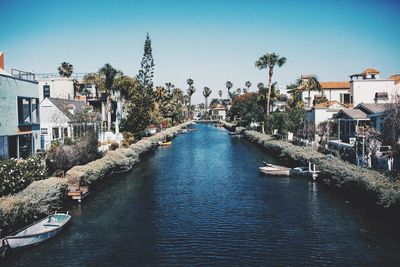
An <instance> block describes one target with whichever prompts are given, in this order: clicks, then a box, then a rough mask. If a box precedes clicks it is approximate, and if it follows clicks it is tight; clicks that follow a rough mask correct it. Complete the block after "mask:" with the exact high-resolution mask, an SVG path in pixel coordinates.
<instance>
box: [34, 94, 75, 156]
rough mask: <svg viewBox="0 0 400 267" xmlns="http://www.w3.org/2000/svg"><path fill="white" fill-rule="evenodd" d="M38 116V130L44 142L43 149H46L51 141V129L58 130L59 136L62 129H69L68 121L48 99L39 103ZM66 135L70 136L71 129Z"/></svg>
mask: <svg viewBox="0 0 400 267" xmlns="http://www.w3.org/2000/svg"><path fill="white" fill-rule="evenodd" d="M40 114H41V123H40V129H41V133H42V136H43V137H44V140H45V149H48V148H49V146H50V144H51V141H52V140H53V138H52V129H53V128H60V129H59V131H60V134H61V129H62V128H69V124H68V122H69V121H70V120H69V119H68V118H67V117H66V116H65V115H64V113H63V112H62V111H61V110H59V109H58V108H57V107H56V106H55V105H54V104H53V103H52V102H51V101H50V100H49V99H48V98H46V99H44V100H43V101H42V102H41V103H40ZM68 135H69V136H70V135H71V129H68Z"/></svg>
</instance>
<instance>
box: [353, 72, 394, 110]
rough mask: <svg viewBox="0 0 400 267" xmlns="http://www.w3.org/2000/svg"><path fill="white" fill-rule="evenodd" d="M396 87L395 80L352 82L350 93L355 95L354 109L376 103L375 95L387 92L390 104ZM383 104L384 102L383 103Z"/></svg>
mask: <svg viewBox="0 0 400 267" xmlns="http://www.w3.org/2000/svg"><path fill="white" fill-rule="evenodd" d="M394 91H395V86H394V81H393V80H372V79H371V80H354V81H350V92H351V94H352V95H353V105H354V107H355V106H357V105H358V104H360V103H374V98H375V93H377V92H387V93H388V95H389V100H388V102H390V101H391V96H392V94H394ZM381 103H382V102H381Z"/></svg>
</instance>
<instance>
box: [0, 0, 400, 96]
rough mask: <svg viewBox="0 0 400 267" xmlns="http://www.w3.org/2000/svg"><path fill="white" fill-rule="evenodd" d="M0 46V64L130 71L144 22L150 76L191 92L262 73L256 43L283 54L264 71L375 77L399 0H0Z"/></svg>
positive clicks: (396, 63) (385, 56)
mask: <svg viewBox="0 0 400 267" xmlns="http://www.w3.org/2000/svg"><path fill="white" fill-rule="evenodd" d="M0 12H1V21H2V22H1V27H0V51H4V52H5V56H6V59H5V61H6V62H5V64H6V69H8V70H9V69H10V68H17V69H22V70H28V71H34V72H56V69H57V67H58V66H59V65H60V63H61V62H62V61H67V62H70V63H71V64H73V65H74V68H75V72H93V71H97V70H98V69H99V68H100V67H101V66H102V65H103V64H104V63H107V62H109V63H111V64H112V65H113V66H114V67H115V68H117V69H120V70H122V71H123V72H124V73H126V74H128V75H136V73H137V71H138V69H139V67H140V60H141V57H142V55H143V44H144V40H145V36H146V32H149V33H150V35H151V39H152V42H153V43H152V45H153V56H154V60H155V64H156V68H155V78H154V81H155V84H156V85H160V84H164V83H165V82H172V83H174V84H175V85H176V86H177V87H180V88H182V89H184V90H185V91H186V88H187V85H186V79H187V78H192V79H193V80H194V82H195V86H196V88H197V91H196V93H195V96H194V100H195V101H194V102H200V101H203V96H202V94H201V91H202V89H203V87H204V86H208V87H210V88H211V89H212V91H213V93H212V97H216V96H217V92H218V90H220V89H222V90H223V91H224V97H225V96H226V89H225V82H226V81H227V80H231V81H232V82H233V84H234V87H233V89H236V88H238V87H240V88H243V87H244V83H245V81H247V80H250V81H251V82H252V83H253V86H252V88H251V89H252V90H253V91H254V90H255V87H256V84H257V83H258V82H260V81H262V82H264V83H266V71H260V70H258V69H257V68H255V67H254V62H255V61H256V60H257V59H258V57H260V56H261V55H262V54H264V53H266V52H276V53H278V54H280V55H282V56H285V57H287V59H288V61H287V63H286V64H285V65H284V66H283V67H282V68H277V69H276V70H275V75H274V81H278V83H279V85H285V84H289V83H290V82H292V81H294V80H295V79H296V78H298V77H299V76H300V75H301V74H316V75H317V76H318V78H319V79H320V81H345V80H347V79H348V75H350V74H353V73H358V72H361V71H362V70H364V69H365V68H368V67H373V68H376V69H379V70H380V71H382V76H383V77H388V76H390V75H392V74H398V73H400V49H399V48H400V34H399V33H400V20H399V15H400V1H385V0H383V1H378V0H363V1H357V0H353V1H343V0H335V1H331V0H330V1H325V0H320V1H311V0H310V1H285V0H280V1H267V0H263V1H251V0H248V1H234V0H230V1H223V0H214V1H205V0H202V1H200V0H199V1H190V0H186V1H185V0H182V1H168V0H164V1H155V0H153V1H117V0H116V1H87V0H85V1H83V0H80V1H74V0H70V1H40V0H36V1H28V0H27V1H15V0H0Z"/></svg>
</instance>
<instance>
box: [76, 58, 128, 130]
mask: <svg viewBox="0 0 400 267" xmlns="http://www.w3.org/2000/svg"><path fill="white" fill-rule="evenodd" d="M122 75H123V74H122V72H121V71H119V70H116V69H114V68H113V67H112V66H111V65H110V64H109V63H106V64H104V66H103V67H101V68H100V69H99V71H98V72H97V73H90V74H87V75H85V76H84V77H83V80H84V83H86V84H89V83H90V84H94V85H95V86H96V88H97V87H98V88H99V89H100V91H102V92H105V93H106V97H107V105H106V114H107V129H108V130H109V131H110V130H111V112H112V104H111V103H112V95H113V93H114V92H115V91H117V88H116V87H115V86H114V85H115V83H114V82H115V80H116V79H117V78H119V77H121V76H122Z"/></svg>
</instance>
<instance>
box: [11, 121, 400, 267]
mask: <svg viewBox="0 0 400 267" xmlns="http://www.w3.org/2000/svg"><path fill="white" fill-rule="evenodd" d="M196 127H197V128H198V131H195V132H193V133H190V134H184V135H180V136H179V137H178V138H176V139H174V141H173V144H172V146H169V147H162V148H161V147H160V148H158V149H156V150H155V151H154V153H153V152H152V153H146V155H145V156H144V157H142V160H141V162H140V163H138V164H137V165H135V168H134V169H133V170H132V171H131V172H130V173H127V174H124V175H119V176H112V177H110V179H104V180H103V181H104V183H100V184H99V186H98V187H97V188H96V192H97V194H94V195H93V196H92V197H91V198H89V199H88V200H87V201H86V202H84V205H77V206H75V207H74V209H73V210H72V215H73V221H72V223H71V224H70V227H69V228H68V229H66V231H64V232H63V233H61V234H60V235H59V236H58V237H57V238H55V239H52V240H49V241H48V242H46V243H43V244H42V245H40V246H37V247H35V248H32V249H29V250H25V251H21V252H20V253H18V254H15V255H10V257H9V258H8V259H6V262H5V265H6V266H10V267H12V266H33V265H34V266H65V265H68V266H265V265H271V266H310V265H311V266H370V265H375V266H379V265H390V264H392V265H395V264H396V263H398V262H399V260H400V255H399V254H398V251H399V250H400V241H399V240H400V239H399V238H398V230H397V228H398V227H397V225H395V227H388V225H387V224H385V223H382V221H381V218H373V217H372V218H371V216H366V214H365V212H364V211H363V210H361V209H358V208H356V207H355V206H354V205H352V203H346V202H345V200H346V198H343V197H341V196H337V195H336V194H335V193H333V192H331V190H329V189H328V188H327V187H325V186H322V184H318V183H313V182H309V181H308V180H306V179H302V178H296V177H294V178H288V177H266V176H263V175H260V173H259V171H258V168H257V167H258V166H259V165H260V164H261V162H262V161H263V160H269V161H271V162H272V163H275V162H276V161H275V160H276V159H275V158H274V156H273V155H271V153H268V152H266V150H265V149H263V148H261V147H260V146H257V145H255V144H253V143H251V142H249V141H248V140H247V139H246V138H240V137H239V136H229V135H227V132H226V130H224V129H222V128H217V127H213V126H212V125H210V124H208V125H207V124H199V125H196ZM392 231H393V232H392ZM55 259H56V260H55Z"/></svg>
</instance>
